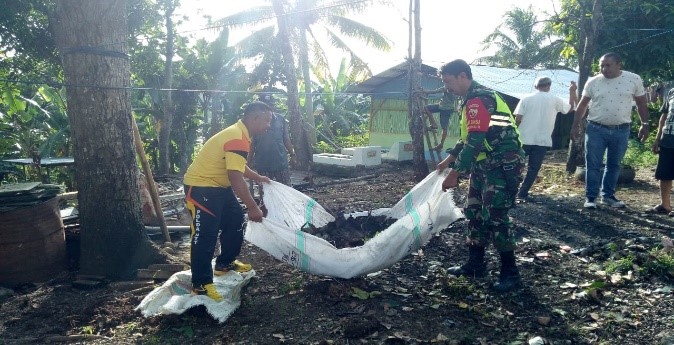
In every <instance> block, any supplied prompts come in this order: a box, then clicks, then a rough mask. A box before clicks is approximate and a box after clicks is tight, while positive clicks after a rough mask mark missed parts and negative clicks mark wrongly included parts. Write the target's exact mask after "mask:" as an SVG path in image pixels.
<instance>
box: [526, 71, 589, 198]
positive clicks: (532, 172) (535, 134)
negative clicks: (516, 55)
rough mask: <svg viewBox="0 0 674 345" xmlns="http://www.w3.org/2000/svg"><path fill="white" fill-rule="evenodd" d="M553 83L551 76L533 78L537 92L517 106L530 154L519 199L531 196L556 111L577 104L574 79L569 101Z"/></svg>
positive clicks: (563, 111)
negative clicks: (555, 92) (552, 89)
mask: <svg viewBox="0 0 674 345" xmlns="http://www.w3.org/2000/svg"><path fill="white" fill-rule="evenodd" d="M551 86H552V80H551V79H550V78H549V77H539V78H537V79H536V81H535V82H534V88H535V89H536V90H537V92H535V93H533V94H531V95H529V96H526V97H524V98H522V99H521V100H520V102H519V103H518V104H517V107H516V108H515V112H514V114H515V121H516V122H517V126H518V128H519V131H520V139H521V140H522V144H523V145H524V147H523V148H524V152H525V153H526V155H527V157H528V162H527V176H526V177H525V178H524V181H523V182H522V185H521V186H520V189H519V192H518V193H517V202H518V203H522V202H526V201H527V199H528V198H529V189H530V188H531V185H533V184H534V181H535V180H536V176H537V175H538V171H539V170H540V169H541V165H542V164H543V159H544V158H545V153H546V152H547V151H548V149H549V148H551V147H552V131H553V130H554V129H555V120H556V119H557V113H563V114H567V113H569V112H570V111H571V110H573V108H574V106H575V105H576V89H577V87H576V83H575V82H573V81H572V82H571V85H570V86H569V102H568V103H564V100H562V99H561V98H559V97H557V96H555V95H552V94H550V93H549V92H550V87H551Z"/></svg>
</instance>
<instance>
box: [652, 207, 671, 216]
mask: <svg viewBox="0 0 674 345" xmlns="http://www.w3.org/2000/svg"><path fill="white" fill-rule="evenodd" d="M646 213H650V214H669V216H670V217H674V216H673V215H672V210H668V209H667V208H665V207H664V206H662V205H657V206H654V207H653V208H649V209H648V210H646Z"/></svg>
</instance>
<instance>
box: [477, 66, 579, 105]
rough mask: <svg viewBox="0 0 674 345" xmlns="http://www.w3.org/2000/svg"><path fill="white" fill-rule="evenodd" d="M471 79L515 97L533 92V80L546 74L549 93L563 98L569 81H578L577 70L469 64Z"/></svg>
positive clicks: (567, 96)
mask: <svg viewBox="0 0 674 345" xmlns="http://www.w3.org/2000/svg"><path fill="white" fill-rule="evenodd" d="M470 68H471V70H472V72H473V80H475V81H477V82H478V83H480V84H482V85H484V86H486V87H488V88H490V89H493V90H496V91H499V92H502V93H504V94H506V95H510V96H513V97H515V98H522V97H524V96H526V95H528V94H531V93H533V92H535V91H536V90H535V89H534V81H535V80H536V78H538V77H543V76H547V77H549V78H550V79H552V87H551V88H550V93H551V94H553V95H555V96H557V97H560V98H562V99H564V100H566V99H568V98H569V85H570V84H571V81H578V72H574V71H569V70H563V69H553V70H551V69H544V70H537V69H536V70H534V69H510V68H499V67H490V66H470Z"/></svg>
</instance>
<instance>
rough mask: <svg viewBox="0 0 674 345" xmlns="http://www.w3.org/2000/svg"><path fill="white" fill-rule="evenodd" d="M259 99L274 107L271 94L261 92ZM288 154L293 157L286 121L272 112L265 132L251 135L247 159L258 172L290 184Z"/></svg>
mask: <svg viewBox="0 0 674 345" xmlns="http://www.w3.org/2000/svg"><path fill="white" fill-rule="evenodd" d="M260 101H262V102H264V103H266V104H267V105H269V106H270V107H271V108H272V109H275V107H274V103H275V101H276V100H275V98H274V96H273V95H271V94H263V95H261V96H260ZM288 156H290V158H291V159H293V158H294V157H295V150H293V146H292V143H291V142H290V135H289V134H288V123H287V122H286V120H285V119H284V118H283V116H281V115H280V114H279V113H277V112H274V113H273V114H272V119H271V125H270V127H269V129H268V130H267V132H265V133H263V134H258V135H255V136H254V137H253V142H252V144H251V149H250V152H249V154H248V161H249V162H251V164H250V165H251V167H252V168H253V169H255V171H257V172H258V173H259V174H261V175H264V176H267V177H269V178H270V179H272V180H274V181H277V182H280V183H283V184H285V185H287V186H290V165H289V162H288Z"/></svg>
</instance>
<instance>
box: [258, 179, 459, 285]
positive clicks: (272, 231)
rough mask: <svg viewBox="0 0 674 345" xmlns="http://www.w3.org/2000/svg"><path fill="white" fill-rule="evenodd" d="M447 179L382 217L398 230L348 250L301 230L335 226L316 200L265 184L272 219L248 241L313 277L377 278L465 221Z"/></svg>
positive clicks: (426, 184)
mask: <svg viewBox="0 0 674 345" xmlns="http://www.w3.org/2000/svg"><path fill="white" fill-rule="evenodd" d="M445 176H446V173H444V174H438V173H437V172H436V171H434V172H432V173H431V174H429V175H428V176H427V177H426V178H425V179H424V180H423V181H421V182H420V183H419V184H417V185H416V186H415V187H414V188H412V190H411V191H410V192H409V193H407V195H405V197H404V198H403V199H401V200H400V201H399V202H398V203H397V204H396V205H395V206H393V207H392V208H390V209H384V210H379V211H378V212H377V213H378V214H381V215H385V216H388V217H391V218H394V219H397V221H396V222H395V223H394V224H393V225H391V226H390V227H388V228H387V229H386V230H384V231H382V232H380V233H378V234H377V235H376V236H375V237H373V238H372V239H370V240H368V241H367V242H365V244H364V245H362V246H360V247H353V248H342V249H338V248H336V247H334V246H333V245H332V244H330V243H329V242H327V241H325V240H324V239H322V238H319V237H316V236H313V235H311V234H308V233H305V232H303V231H301V230H300V229H301V227H302V225H304V224H305V223H307V222H308V223H311V224H313V225H314V226H315V227H323V226H325V225H326V224H327V223H329V222H331V221H333V220H334V219H333V217H332V216H330V215H329V214H328V213H327V212H326V211H325V210H324V209H323V208H322V207H320V205H318V204H317V203H316V202H315V201H314V200H313V199H311V198H309V197H308V196H306V195H304V194H302V193H300V192H298V191H296V190H294V189H292V188H290V187H287V186H284V185H282V184H280V183H277V182H272V183H270V184H265V185H264V204H265V205H266V206H267V209H268V211H269V213H268V215H267V217H266V218H265V219H264V220H263V221H262V222H260V223H255V222H249V223H248V228H247V230H246V240H248V241H250V242H251V243H253V244H254V245H256V246H257V247H259V248H261V249H263V250H265V251H266V252H268V253H269V254H271V255H272V256H274V257H275V258H276V259H278V260H281V261H283V262H285V263H288V264H290V265H292V266H293V267H296V268H298V269H300V270H302V271H305V272H309V273H312V274H319V275H328V276H333V277H339V278H353V277H357V276H361V275H365V274H368V273H372V272H376V271H379V270H381V269H383V268H386V267H389V266H391V265H393V264H394V263H396V262H397V261H398V260H400V259H402V258H403V257H405V256H407V255H408V254H410V253H412V252H414V251H416V250H418V249H419V248H421V247H422V246H423V245H424V244H425V243H426V242H427V241H428V240H429V239H430V238H431V236H432V235H433V234H434V233H436V232H438V231H440V230H442V229H444V228H446V227H447V226H449V224H451V223H452V222H454V221H455V220H457V219H459V218H462V217H463V214H462V212H461V210H460V209H459V208H457V207H456V206H455V205H454V201H453V199H452V192H451V191H447V192H443V191H442V188H441V186H442V181H443V179H444V178H445ZM355 192H356V191H354V193H355Z"/></svg>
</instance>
